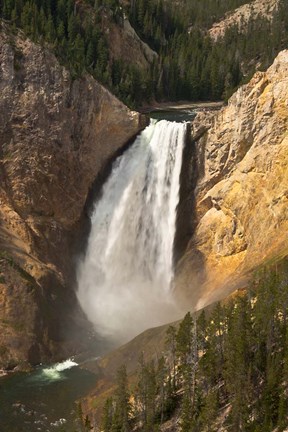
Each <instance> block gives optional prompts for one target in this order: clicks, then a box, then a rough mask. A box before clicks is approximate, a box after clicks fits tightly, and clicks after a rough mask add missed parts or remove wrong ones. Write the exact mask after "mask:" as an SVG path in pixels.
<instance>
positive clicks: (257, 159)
mask: <svg viewBox="0 0 288 432" xmlns="http://www.w3.org/2000/svg"><path fill="white" fill-rule="evenodd" d="M287 127H288V51H282V52H281V53H280V54H279V55H278V57H277V58H276V60H275V61H274V63H273V65H272V66H271V67H270V68H269V69H268V70H267V72H257V73H256V74H255V75H254V77H253V78H252V80H251V81H250V82H249V83H248V84H247V85H244V86H243V87H241V88H239V90H238V91H237V92H236V93H235V94H234V95H233V96H232V97H231V99H230V100H229V103H228V106H227V107H225V108H223V109H222V110H221V111H219V112H218V113H216V114H213V113H211V114H207V113H201V114H199V115H198V116H197V117H196V120H195V122H194V124H193V129H194V130H193V132H192V133H193V138H194V142H193V143H192V145H194V146H195V148H194V152H195V155H196V158H197V161H196V168H195V169H196V170H197V187H196V190H195V196H194V204H195V211H194V212H192V218H193V220H194V221H195V223H196V224H197V225H196V229H195V232H194V235H193V236H192V239H191V240H190V242H189V245H188V247H187V249H186V252H185V254H184V256H183V257H182V259H181V260H180V262H179V263H178V268H177V277H176V286H177V290H178V293H180V296H181V295H183V293H185V301H187V299H188V300H189V301H190V304H192V305H194V306H195V305H197V307H198V308H199V307H202V306H204V305H206V304H208V303H210V302H212V301H213V300H215V299H218V298H221V297H224V296H225V295H226V294H227V293H228V292H230V291H232V290H233V289H235V288H236V287H238V286H243V285H245V280H246V278H247V276H248V275H251V272H252V271H253V270H254V269H257V267H259V266H261V265H263V264H265V263H266V262H268V261H269V260H270V259H272V258H273V259H277V257H279V256H281V255H285V254H287V252H288V130H287ZM190 198H191V197H190ZM190 217H191V216H190ZM199 287H202V288H201V289H199Z"/></svg>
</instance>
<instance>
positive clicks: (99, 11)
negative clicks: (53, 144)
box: [0, 0, 288, 107]
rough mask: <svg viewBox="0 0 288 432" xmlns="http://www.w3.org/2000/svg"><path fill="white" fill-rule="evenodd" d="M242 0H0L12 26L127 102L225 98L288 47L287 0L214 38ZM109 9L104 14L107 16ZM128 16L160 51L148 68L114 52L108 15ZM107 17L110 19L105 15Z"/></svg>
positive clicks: (120, 21) (118, 19)
mask: <svg viewBox="0 0 288 432" xmlns="http://www.w3.org/2000/svg"><path fill="white" fill-rule="evenodd" d="M244 3H247V1H244V0H229V1H228V0H217V1H215V0H191V1H190V0H189V1H188V0H181V1H179V2H177V3H176V2H172V1H164V0H131V1H120V0H81V1H77V2H76V1H74V0H45V1H43V0H0V16H1V18H2V19H3V20H4V21H5V22H6V23H8V24H10V25H11V27H12V29H13V30H14V31H16V30H17V29H18V28H20V29H22V30H23V31H24V33H25V34H26V35H27V36H28V37H30V38H31V39H32V40H34V41H37V42H38V43H41V44H44V45H48V46H49V47H50V48H51V49H53V50H54V52H55V54H56V55H57V57H58V59H59V60H60V61H61V63H62V64H63V65H65V66H66V67H68V68H69V69H70V71H71V73H72V76H73V77H79V76H81V75H82V74H83V73H85V72H88V73H90V74H92V75H93V76H94V77H95V78H96V79H97V80H99V81H100V82H101V83H102V84H104V85H105V86H106V87H107V88H109V89H110V90H111V91H112V92H113V93H114V94H115V95H117V96H118V97H119V98H120V99H121V100H122V101H124V102H125V103H126V104H127V105H128V106H130V107H140V106H141V105H143V104H147V103H153V101H155V100H157V101H165V100H168V101H177V100H187V101H188V100H191V101H198V100H202V101H205V100H211V101H213V100H221V99H222V100H223V99H224V100H227V99H228V97H230V95H231V94H232V92H233V91H234V90H235V89H236V88H237V87H238V86H239V85H240V84H242V83H243V82H245V81H246V80H248V79H249V78H250V77H251V75H252V74H253V73H254V71H255V69H260V70H261V69H265V68H267V67H268V66H269V65H270V64H271V63H272V61H273V59H274V58H275V56H276V55H277V53H278V52H279V51H280V50H282V49H284V48H287V47H288V8H287V0H281V1H280V7H279V10H278V13H276V14H275V16H274V19H273V20H272V21H268V20H266V19H265V18H263V17H260V18H258V19H256V20H250V22H249V25H248V28H247V31H246V32H245V33H243V34H239V31H238V28H237V27H232V28H229V30H228V31H227V32H226V34H225V36H224V37H223V38H221V39H219V40H218V41H217V42H213V41H212V40H211V38H210V37H209V36H208V33H207V30H208V29H209V28H210V27H211V25H212V24H213V23H214V22H217V21H219V20H220V19H221V18H223V16H224V15H225V13H227V12H228V11H231V10H233V9H235V8H237V7H239V6H241V5H242V4H244ZM104 17H105V19H104ZM127 17H128V18H129V21H130V23H131V25H132V26H133V28H134V29H135V30H136V32H137V34H138V35H139V36H140V37H141V39H142V40H143V41H144V42H146V43H148V44H149V46H150V47H151V48H152V49H153V50H154V51H155V52H156V53H157V54H158V56H157V57H155V60H154V61H153V62H152V63H150V67H149V70H148V71H147V70H143V68H141V67H140V66H139V65H137V64H135V63H134V62H133V59H131V61H130V62H127V61H126V63H125V62H124V61H123V60H122V59H121V58H115V57H113V56H112V55H111V50H110V48H109V43H108V40H107V35H106V30H107V29H106V27H105V26H106V25H107V22H108V21H109V20H110V22H113V23H114V24H116V25H117V26H119V27H123V26H124V20H125V19H126V18H127ZM107 20H108V21H107Z"/></svg>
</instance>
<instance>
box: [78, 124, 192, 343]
mask: <svg viewBox="0 0 288 432" xmlns="http://www.w3.org/2000/svg"><path fill="white" fill-rule="evenodd" d="M185 135H186V124H184V123H172V122H168V121H165V120H162V121H160V122H158V123H156V122H155V121H154V122H152V123H151V124H150V126H148V127H147V128H146V129H145V130H144V131H143V132H142V133H141V135H140V136H139V137H138V138H137V139H136V140H135V142H134V144H133V145H132V146H131V147H130V148H129V150H127V151H126V152H125V153H124V154H123V156H121V157H119V158H118V159H117V160H116V161H115V163H114V166H113V170H112V173H111V175H110V177H109V179H108V180H107V182H106V184H105V185H104V187H103V193H102V197H101V199H100V200H99V201H97V202H96V205H95V207H94V210H93V213H92V216H91V225H92V226H91V233H90V237H89V242H88V248H87V251H86V255H85V258H84V260H83V261H82V262H81V263H80V265H79V269H78V284H79V288H78V298H79V300H80V303H81V305H82V307H83V309H84V311H85V312H86V314H87V316H88V318H89V319H90V320H91V321H92V322H93V323H94V324H95V327H96V329H97V331H98V332H99V333H101V334H102V335H103V336H105V337H110V338H113V339H115V340H117V341H123V340H125V339H127V338H128V337H132V336H134V335H136V334H137V333H139V332H140V331H142V330H144V329H145V328H147V327H151V326H155V325H159V324H163V322H165V321H171V320H173V319H176V318H179V311H178V310H177V307H176V305H175V303H174V301H173V299H172V295H171V290H170V286H171V282H172V278H173V243H174V236H175V226H176V210H177V205H178V201H179V177H180V171H181V164H182V153H183V146H184V142H185Z"/></svg>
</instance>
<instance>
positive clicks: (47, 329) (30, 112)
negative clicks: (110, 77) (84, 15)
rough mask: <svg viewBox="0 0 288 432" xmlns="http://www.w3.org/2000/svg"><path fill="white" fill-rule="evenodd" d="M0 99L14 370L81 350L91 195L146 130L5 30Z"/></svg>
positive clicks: (8, 352) (4, 355) (6, 296)
mask: <svg viewBox="0 0 288 432" xmlns="http://www.w3.org/2000/svg"><path fill="white" fill-rule="evenodd" d="M0 95H1V97H0V112H1V116H0V176H1V183H0V200H1V207H0V366H1V365H2V366H4V367H14V366H15V365H17V364H21V363H22V362H26V361H28V362H30V363H37V362H40V361H46V360H49V359H51V358H54V359H55V358H56V357H57V358H60V357H63V356H65V355H68V354H69V353H71V351H73V350H75V349H76V347H78V348H80V349H81V348H83V343H82V342H83V341H84V338H83V332H84V331H85V332H86V330H87V324H86V321H85V318H84V317H83V316H82V315H81V313H80V312H79V311H78V312H77V313H76V312H75V311H77V310H78V306H77V301H76V298H75V294H74V292H73V289H72V288H73V282H74V272H75V265H76V264H75V263H76V259H75V256H76V254H77V253H78V252H79V250H81V246H83V244H81V241H80V239H81V237H82V236H81V233H82V232H83V230H87V226H88V222H87V220H88V218H87V217H85V211H86V207H87V206H86V207H85V205H86V204H87V197H88V195H89V192H90V191H91V188H92V187H93V183H94V181H95V179H96V178H97V176H98V175H99V173H101V172H102V170H103V167H105V166H106V165H107V162H108V161H109V159H110V158H111V157H112V156H113V155H114V154H115V152H116V151H118V150H119V149H120V148H121V147H123V146H124V144H125V143H126V142H127V141H128V140H129V139H130V138H131V137H133V136H134V135H135V134H136V133H137V132H138V131H139V130H140V129H141V128H142V127H143V126H144V124H141V118H140V117H139V115H138V113H135V112H131V111H129V110H128V108H126V107H125V106H124V105H123V104H122V103H120V102H119V101H118V100H117V99H116V98H115V97H114V96H112V95H111V94H110V93H109V92H108V91H107V90H106V89H105V88H104V87H102V86H101V85H99V84H98V83H97V82H96V81H95V80H94V79H92V78H91V77H90V76H88V75H86V76H84V77H82V78H79V79H72V78H71V76H70V74H69V72H68V71H67V70H66V69H64V68H63V67H62V66H61V65H60V64H59V63H58V61H57V60H56V59H55V57H54V55H52V54H51V52H50V51H49V50H47V49H46V48H44V47H41V46H39V45H35V44H34V43H32V42H31V41H30V40H28V39H25V38H24V36H23V35H21V34H18V35H15V34H13V33H12V32H11V30H9V28H8V27H7V26H6V25H4V24H2V27H1V32H0ZM80 336H81V337H80Z"/></svg>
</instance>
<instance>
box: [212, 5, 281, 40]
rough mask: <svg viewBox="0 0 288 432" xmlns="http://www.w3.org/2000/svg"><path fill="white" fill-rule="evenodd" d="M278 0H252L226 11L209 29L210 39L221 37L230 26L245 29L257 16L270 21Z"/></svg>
mask: <svg viewBox="0 0 288 432" xmlns="http://www.w3.org/2000/svg"><path fill="white" fill-rule="evenodd" d="M279 3H280V0H254V1H252V2H251V3H248V2H247V4H244V5H243V6H240V7H239V8H237V9H236V10H235V11H233V12H231V13H227V15H226V16H225V18H224V19H223V20H221V21H220V22H218V23H215V24H213V26H212V27H211V29H210V30H209V35H210V37H211V38H212V40H214V41H216V40H217V39H220V38H222V37H223V36H224V35H225V33H226V31H227V30H228V29H229V28H231V27H232V26H235V25H236V26H237V27H238V30H239V32H240V33H244V32H245V31H246V30H247V26H248V24H249V21H250V20H255V19H257V18H259V17H262V18H266V19H267V20H269V21H271V20H272V19H273V16H274V14H275V12H276V11H277V10H278V8H279Z"/></svg>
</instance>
